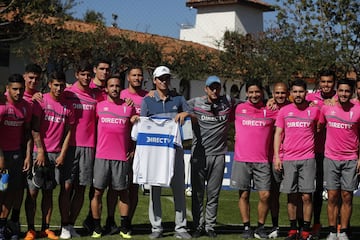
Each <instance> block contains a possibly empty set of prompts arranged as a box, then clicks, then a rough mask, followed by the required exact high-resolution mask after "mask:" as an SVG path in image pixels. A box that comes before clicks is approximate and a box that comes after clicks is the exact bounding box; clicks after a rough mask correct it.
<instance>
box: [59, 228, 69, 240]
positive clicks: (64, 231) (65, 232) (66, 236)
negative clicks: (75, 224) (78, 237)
mask: <svg viewBox="0 0 360 240" xmlns="http://www.w3.org/2000/svg"><path fill="white" fill-rule="evenodd" d="M60 238H61V239H70V238H71V234H70V229H69V226H63V227H62V228H61V234H60Z"/></svg>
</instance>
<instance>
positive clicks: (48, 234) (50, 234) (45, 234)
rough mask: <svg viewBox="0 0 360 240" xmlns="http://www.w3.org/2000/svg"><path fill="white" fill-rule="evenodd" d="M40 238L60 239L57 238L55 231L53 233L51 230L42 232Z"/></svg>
mask: <svg viewBox="0 0 360 240" xmlns="http://www.w3.org/2000/svg"><path fill="white" fill-rule="evenodd" d="M39 237H40V238H45V237H47V238H48V239H51V240H57V239H59V237H58V236H56V235H55V233H54V232H53V231H51V230H50V229H45V230H43V231H41V232H40V234H39Z"/></svg>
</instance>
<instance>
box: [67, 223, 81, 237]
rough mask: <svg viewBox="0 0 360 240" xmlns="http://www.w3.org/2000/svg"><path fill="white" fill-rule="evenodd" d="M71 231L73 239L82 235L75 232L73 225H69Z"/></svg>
mask: <svg viewBox="0 0 360 240" xmlns="http://www.w3.org/2000/svg"><path fill="white" fill-rule="evenodd" d="M69 231H70V235H71V237H81V235H80V234H78V233H77V232H76V231H75V229H74V226H73V225H69Z"/></svg>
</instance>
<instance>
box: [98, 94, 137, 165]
mask: <svg viewBox="0 0 360 240" xmlns="http://www.w3.org/2000/svg"><path fill="white" fill-rule="evenodd" d="M96 114H97V119H98V124H97V144H96V156H95V157H96V158H102V159H109V160H121V161H127V158H126V153H127V152H128V148H129V142H130V141H129V136H130V130H131V123H130V118H131V116H133V115H135V108H133V107H130V106H128V105H127V104H126V103H125V101H123V100H121V104H119V105H118V104H115V103H113V102H110V101H108V100H105V101H102V102H99V103H98V104H97V107H96Z"/></svg>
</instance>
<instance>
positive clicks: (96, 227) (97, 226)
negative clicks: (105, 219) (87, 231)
mask: <svg viewBox="0 0 360 240" xmlns="http://www.w3.org/2000/svg"><path fill="white" fill-rule="evenodd" d="M93 220H94V231H95V232H97V233H101V232H102V231H101V230H102V229H101V225H100V224H101V220H100V218H99V219H95V218H94V219H93Z"/></svg>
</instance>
